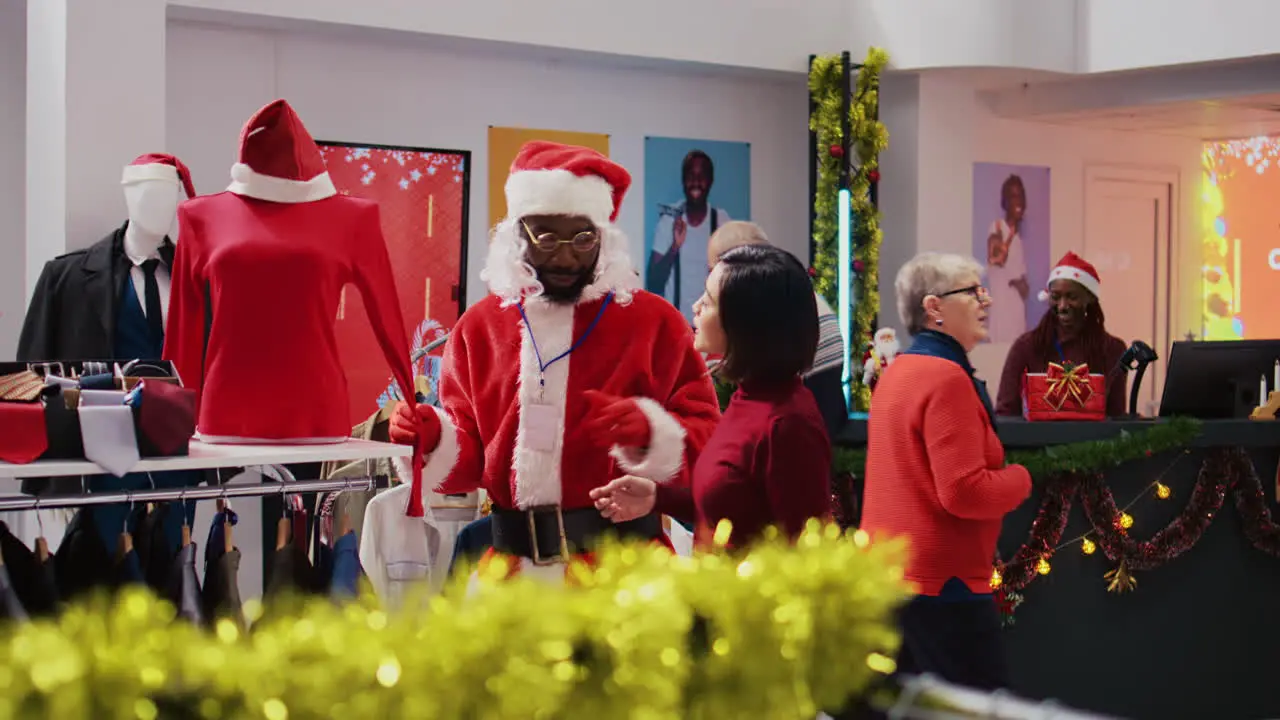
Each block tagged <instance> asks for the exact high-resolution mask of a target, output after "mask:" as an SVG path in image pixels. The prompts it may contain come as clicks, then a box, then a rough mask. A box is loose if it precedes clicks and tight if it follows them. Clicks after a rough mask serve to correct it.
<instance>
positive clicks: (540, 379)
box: [517, 292, 613, 387]
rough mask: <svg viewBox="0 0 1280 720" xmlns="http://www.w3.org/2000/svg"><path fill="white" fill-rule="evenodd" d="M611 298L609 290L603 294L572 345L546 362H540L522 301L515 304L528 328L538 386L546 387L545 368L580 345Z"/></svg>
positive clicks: (565, 356)
mask: <svg viewBox="0 0 1280 720" xmlns="http://www.w3.org/2000/svg"><path fill="white" fill-rule="evenodd" d="M612 300H613V293H612V292H610V293H609V294H608V295H605V296H604V302H602V303H600V310H599V311H598V312H596V316H595V318H594V319H592V321H591V324H590V325H588V326H587V329H586V330H585V331H583V333H582V335H581V336H580V337H579V338H578V339H577V340H575V341H574V342H573V344H572V345H570V346H569V349H568V350H565V351H564V352H562V353H560V354H559V355H557V356H555V357H553V358H551V359H550V360H548V361H547V362H542V351H541V350H539V349H538V340H537V338H535V337H534V336H533V325H532V324H531V323H530V322H529V316H528V314H526V313H525V311H524V303H523V302H521V303H520V304H519V305H518V306H517V307H519V308H520V318H521V319H523V320H524V326H525V327H526V328H527V329H528V330H529V342H530V344H532V345H533V356H534V357H536V358H537V359H538V386H539V387H546V384H547V382H546V378H544V377H543V375H544V374H545V373H546V372H547V368H549V367H551V366H552V365H555V364H556V363H557V362H559V361H560V360H563V359H565V358H567V357H569V355H570V354H571V353H572V352H573V351H574V350H577V349H578V346H580V345H582V343H583V341H585V340H586V339H587V336H589V335H590V334H591V331H592V330H595V329H596V323H598V322H600V317H601V316H602V315H604V309H605V308H607V307H609V303H610V302H611V301H612Z"/></svg>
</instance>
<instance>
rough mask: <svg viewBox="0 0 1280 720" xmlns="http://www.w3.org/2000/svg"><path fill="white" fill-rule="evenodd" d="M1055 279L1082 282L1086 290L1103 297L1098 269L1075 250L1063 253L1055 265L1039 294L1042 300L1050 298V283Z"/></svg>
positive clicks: (1095, 295)
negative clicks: (1074, 251)
mask: <svg viewBox="0 0 1280 720" xmlns="http://www.w3.org/2000/svg"><path fill="white" fill-rule="evenodd" d="M1054 280H1070V281H1072V282H1077V283H1080V285H1082V286H1084V289H1085V290H1088V291H1089V292H1091V293H1093V296H1094V297H1095V298H1096V297H1101V294H1100V292H1099V291H1100V290H1101V289H1102V280H1100V279H1099V278H1098V269H1097V268H1095V267H1094V266H1093V265H1091V264H1090V263H1089V262H1088V261H1087V260H1085V259H1084V258H1082V257H1080V256H1079V255H1076V254H1075V253H1073V252H1068V253H1067V254H1066V255H1063V256H1062V259H1061V260H1059V261H1058V264H1057V265H1055V266H1054V268H1053V272H1051V273H1049V279H1048V280H1046V281H1045V283H1044V287H1045V289H1044V290H1041V291H1040V295H1039V296H1038V297H1039V298H1040V301H1041V302H1045V301H1047V300H1048V299H1049V285H1050V284H1051V283H1053V281H1054Z"/></svg>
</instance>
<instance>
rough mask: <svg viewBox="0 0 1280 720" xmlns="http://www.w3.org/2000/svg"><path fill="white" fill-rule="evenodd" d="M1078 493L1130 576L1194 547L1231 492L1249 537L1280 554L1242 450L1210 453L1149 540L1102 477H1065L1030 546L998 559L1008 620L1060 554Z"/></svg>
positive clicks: (1277, 530)
mask: <svg viewBox="0 0 1280 720" xmlns="http://www.w3.org/2000/svg"><path fill="white" fill-rule="evenodd" d="M1077 491H1079V492H1080V495H1081V505H1082V507H1083V509H1084V512H1085V516H1086V517H1087V518H1088V520H1089V523H1090V525H1092V526H1093V533H1091V536H1092V537H1095V538H1096V542H1097V545H1098V547H1099V548H1101V549H1102V552H1103V554H1104V555H1106V557H1107V558H1108V559H1110V560H1111V561H1112V562H1115V563H1118V564H1119V565H1120V566H1121V568H1122V569H1123V571H1124V572H1127V571H1132V570H1153V569H1155V568H1157V567H1160V566H1161V565H1163V564H1164V563H1166V562H1168V561H1170V560H1173V559H1174V558H1176V557H1178V556H1179V555H1181V554H1182V553H1184V552H1186V551H1187V550H1189V549H1191V548H1192V547H1193V546H1194V545H1195V544H1196V543H1197V542H1198V541H1199V540H1200V537H1201V536H1202V535H1203V534H1204V530H1205V528H1207V527H1208V526H1209V523H1210V522H1211V521H1212V520H1213V516H1214V515H1215V514H1216V513H1217V512H1218V511H1219V510H1221V508H1222V504H1223V502H1224V500H1225V497H1226V493H1227V492H1228V491H1231V492H1233V493H1234V496H1235V498H1234V499H1235V505H1236V511H1237V512H1239V513H1240V517H1241V520H1242V524H1243V527H1244V532H1245V536H1246V537H1247V538H1248V539H1249V541H1250V542H1251V543H1252V544H1253V546H1254V547H1255V548H1257V549H1258V550H1260V551H1262V552H1265V553H1267V554H1268V555H1272V556H1275V557H1280V525H1277V524H1276V523H1275V522H1274V521H1273V520H1272V517H1271V511H1270V509H1269V508H1268V507H1267V501H1266V496H1265V495H1263V491H1262V483H1261V481H1260V480H1259V478H1258V473H1257V470H1256V469H1255V468H1254V466H1253V462H1252V461H1251V460H1250V459H1249V456H1248V454H1247V453H1246V452H1245V451H1244V450H1243V449H1242V448H1214V449H1212V450H1209V451H1208V455H1207V457H1206V458H1205V460H1204V462H1203V464H1202V465H1201V467H1200V473H1199V476H1198V477H1197V479H1196V484H1195V487H1194V488H1193V489H1192V492H1191V497H1190V499H1189V500H1188V502H1187V505H1186V507H1184V508H1183V510H1182V512H1181V513H1179V515H1178V516H1177V517H1176V518H1174V519H1173V521H1172V522H1170V523H1169V525H1168V526H1166V527H1165V528H1163V529H1162V530H1160V531H1159V532H1158V533H1156V534H1155V535H1154V536H1152V537H1151V539H1149V540H1135V539H1133V538H1131V537H1129V535H1128V533H1127V532H1126V530H1125V529H1124V528H1122V527H1121V526H1120V524H1119V517H1120V515H1121V511H1120V509H1119V508H1118V507H1117V505H1116V501H1115V496H1114V495H1113V494H1112V493H1111V489H1110V488H1109V487H1107V484H1106V483H1105V482H1104V481H1103V479H1102V475H1101V474H1100V473H1091V474H1084V473H1062V474H1058V475H1055V476H1052V477H1051V478H1050V480H1049V482H1048V483H1047V485H1046V486H1045V490H1044V495H1043V499H1042V500H1041V504H1040V509H1039V511H1038V512H1037V514H1036V518H1035V520H1034V521H1033V522H1032V524H1031V531H1030V533H1029V535H1028V537H1027V541H1026V543H1024V544H1023V545H1022V547H1020V548H1019V549H1018V551H1017V552H1016V553H1014V556H1013V558H1012V559H1010V561H1009V562H1008V563H1003V562H1001V561H1000V558H999V556H998V555H997V557H996V570H997V572H998V573H1000V580H1001V581H1000V584H999V587H998V588H997V589H996V590H997V593H996V594H997V598H996V599H997V602H998V603H999V604H1000V606H1001V610H1002V612H1004V613H1005V614H1006V615H1010V614H1012V612H1013V610H1014V609H1015V608H1016V607H1017V605H1018V604H1019V603H1021V601H1022V597H1021V595H1020V592H1021V591H1022V590H1023V589H1025V588H1026V587H1027V585H1029V584H1030V583H1031V581H1032V580H1034V579H1035V577H1036V574H1037V572H1036V566H1037V564H1038V562H1039V561H1040V560H1041V559H1047V558H1049V557H1050V556H1051V555H1052V554H1053V552H1054V550H1056V549H1058V544H1059V543H1060V542H1061V540H1062V533H1063V530H1064V528H1065V527H1066V524H1067V516H1068V514H1069V513H1070V512H1071V501H1072V498H1073V497H1074V495H1075V494H1076V492H1077Z"/></svg>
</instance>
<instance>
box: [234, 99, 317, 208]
mask: <svg viewBox="0 0 1280 720" xmlns="http://www.w3.org/2000/svg"><path fill="white" fill-rule="evenodd" d="M227 190H230V191H231V192H233V193H235V194H237V195H243V196H246V197H251V198H257V199H258V200H266V201H268V202H277V203H305V202H312V201H315V200H323V199H325V198H327V197H332V196H333V195H336V194H337V193H338V191H337V189H336V188H334V186H333V180H331V179H330V178H329V171H328V169H327V168H326V167H325V164H324V156H322V155H321V154H320V148H319V147H318V146H317V145H316V141H315V140H313V139H312V138H311V133H309V132H307V128H306V126H304V125H303V124H302V120H301V118H299V117H298V114H297V113H296V112H294V111H293V108H292V107H291V106H290V105H289V103H288V102H286V101H284V100H274V101H272V102H270V103H267V104H266V105H265V106H263V107H262V109H261V110H258V112H256V113H254V114H253V117H251V118H249V121H248V122H246V123H245V124H244V129H243V130H241V131H240V158H239V161H238V162H236V164H234V165H232V166H231V185H229V186H228V187H227Z"/></svg>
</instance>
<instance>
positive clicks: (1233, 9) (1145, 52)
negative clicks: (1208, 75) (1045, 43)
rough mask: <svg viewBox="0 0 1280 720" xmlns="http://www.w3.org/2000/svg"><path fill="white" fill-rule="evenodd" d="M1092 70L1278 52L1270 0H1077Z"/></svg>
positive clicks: (1276, 16)
mask: <svg viewBox="0 0 1280 720" xmlns="http://www.w3.org/2000/svg"><path fill="white" fill-rule="evenodd" d="M1079 2H1080V3H1081V14H1080V30H1081V41H1082V45H1083V49H1082V52H1083V54H1084V55H1086V56H1087V58H1088V61H1087V64H1086V65H1085V66H1084V67H1083V68H1082V69H1084V70H1087V71H1088V72H1111V71H1114V70H1132V69H1137V68H1149V67H1158V66H1161V65H1179V64H1189V63H1203V62H1213V61H1218V60H1231V59H1236V58H1247V57H1254V56H1259V55H1276V54H1280V39H1277V37H1276V33H1275V28H1276V26H1277V25H1280V3H1275V2H1270V1H1269V0H1216V1H1215V2H1204V0H1079Z"/></svg>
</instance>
